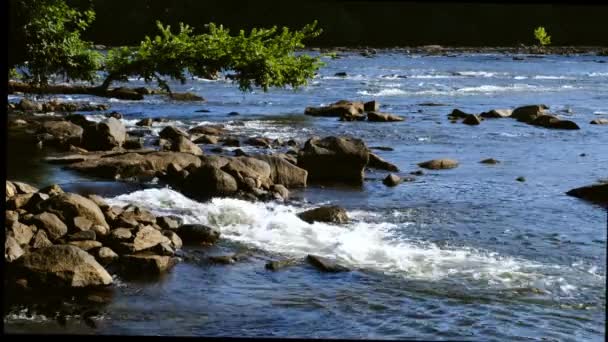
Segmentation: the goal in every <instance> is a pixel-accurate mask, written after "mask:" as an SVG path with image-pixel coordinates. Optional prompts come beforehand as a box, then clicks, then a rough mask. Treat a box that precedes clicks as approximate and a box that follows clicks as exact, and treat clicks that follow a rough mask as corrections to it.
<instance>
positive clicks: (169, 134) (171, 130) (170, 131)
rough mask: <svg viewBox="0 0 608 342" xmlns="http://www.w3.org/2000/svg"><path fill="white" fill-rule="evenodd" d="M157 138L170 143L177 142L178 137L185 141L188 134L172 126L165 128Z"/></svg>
mask: <svg viewBox="0 0 608 342" xmlns="http://www.w3.org/2000/svg"><path fill="white" fill-rule="evenodd" d="M158 136H159V137H160V138H161V139H167V140H170V141H174V140H177V139H178V138H179V137H184V138H186V139H187V138H188V133H186V132H184V131H183V130H182V129H180V128H177V127H173V126H167V127H165V128H163V130H162V131H160V133H159V134H158Z"/></svg>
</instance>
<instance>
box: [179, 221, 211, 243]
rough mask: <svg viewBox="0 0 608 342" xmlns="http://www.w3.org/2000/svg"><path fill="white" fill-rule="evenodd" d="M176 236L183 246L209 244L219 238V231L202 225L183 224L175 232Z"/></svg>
mask: <svg viewBox="0 0 608 342" xmlns="http://www.w3.org/2000/svg"><path fill="white" fill-rule="evenodd" d="M177 235H179V237H180V238H181V239H182V240H183V242H184V244H201V243H207V244H210V243H215V242H216V241H217V240H218V239H219V238H220V231H219V230H217V229H215V228H212V227H208V226H205V225H202V224H184V225H182V226H181V227H179V229H178V230H177Z"/></svg>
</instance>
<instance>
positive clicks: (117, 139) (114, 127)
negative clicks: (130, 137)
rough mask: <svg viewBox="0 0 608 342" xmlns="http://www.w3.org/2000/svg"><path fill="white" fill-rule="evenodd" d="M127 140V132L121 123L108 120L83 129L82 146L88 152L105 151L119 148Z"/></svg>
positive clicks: (112, 119) (113, 119)
mask: <svg viewBox="0 0 608 342" xmlns="http://www.w3.org/2000/svg"><path fill="white" fill-rule="evenodd" d="M126 139H127V130H126V129H125V126H124V125H123V123H122V122H120V121H119V120H116V119H115V118H108V119H105V120H103V121H101V122H99V123H98V124H96V125H91V126H88V127H86V128H85V130H84V133H83V134H82V146H83V147H84V148H86V149H87V150H89V151H107V150H112V149H114V148H116V147H121V146H122V144H123V143H124V142H125V140H126Z"/></svg>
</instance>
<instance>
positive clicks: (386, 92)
mask: <svg viewBox="0 0 608 342" xmlns="http://www.w3.org/2000/svg"><path fill="white" fill-rule="evenodd" d="M357 94H359V95H364V96H396V95H406V94H408V92H407V91H405V90H401V89H398V88H387V89H382V90H380V91H377V92H372V91H367V90H360V91H358V92H357Z"/></svg>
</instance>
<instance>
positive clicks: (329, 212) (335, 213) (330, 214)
mask: <svg viewBox="0 0 608 342" xmlns="http://www.w3.org/2000/svg"><path fill="white" fill-rule="evenodd" d="M298 217H299V218H300V219H301V220H302V221H305V222H308V223H311V224H312V223H314V222H327V223H348V221H349V218H348V214H347V213H346V210H344V209H343V208H340V207H338V206H335V205H332V206H324V207H319V208H315V209H310V210H307V211H304V212H301V213H299V214H298Z"/></svg>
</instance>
